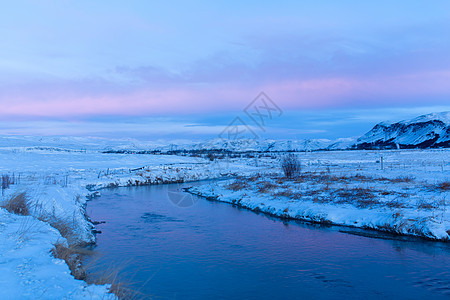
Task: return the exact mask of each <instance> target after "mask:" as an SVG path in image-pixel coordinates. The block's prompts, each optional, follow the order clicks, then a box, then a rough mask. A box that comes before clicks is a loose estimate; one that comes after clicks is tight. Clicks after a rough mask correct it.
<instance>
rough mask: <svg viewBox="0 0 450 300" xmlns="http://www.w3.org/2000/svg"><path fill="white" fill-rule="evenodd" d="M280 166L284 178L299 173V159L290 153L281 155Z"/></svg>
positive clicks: (296, 175)
mask: <svg viewBox="0 0 450 300" xmlns="http://www.w3.org/2000/svg"><path fill="white" fill-rule="evenodd" d="M281 168H282V169H283V173H284V176H285V177H286V178H298V177H299V176H300V174H301V165H300V160H299V159H298V158H297V156H296V155H294V154H292V153H290V154H288V155H286V156H284V157H283V159H282V160H281Z"/></svg>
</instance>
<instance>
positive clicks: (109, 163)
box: [0, 137, 450, 299]
mask: <svg viewBox="0 0 450 300" xmlns="http://www.w3.org/2000/svg"><path fill="white" fill-rule="evenodd" d="M126 143H127V141H119V142H117V141H113V142H111V147H117V145H120V147H123V148H127V149H130V147H131V146H127V145H126ZM109 147H110V146H109V144H108V141H105V140H102V141H101V142H98V141H95V140H94V141H93V140H89V139H68V138H58V139H55V140H50V139H48V138H47V140H45V141H44V142H42V140H40V139H39V138H34V137H30V138H27V139H17V138H11V137H3V138H0V174H3V175H8V176H9V177H10V178H14V184H11V185H10V186H9V187H8V188H6V189H4V190H2V192H3V193H2V200H1V202H3V203H4V202H5V201H6V200H8V199H10V198H11V197H12V196H13V195H17V194H18V193H22V192H24V193H26V197H27V199H28V207H29V208H30V209H29V213H30V215H31V216H17V215H12V214H10V213H8V212H7V211H6V210H5V209H3V208H1V209H0V240H1V242H0V267H1V268H2V272H0V274H1V275H0V286H1V288H2V290H3V291H5V290H6V292H7V293H8V294H5V295H7V298H11V299H14V298H35V296H36V295H42V297H41V298H44V299H45V298H69V299H72V298H77V297H78V298H83V297H88V298H95V297H98V298H101V299H105V297H112V296H111V294H106V293H107V286H88V285H87V284H86V283H85V282H84V281H79V280H75V279H74V278H73V277H71V275H70V271H69V269H68V267H67V265H66V264H64V262H63V261H62V260H59V259H56V258H53V256H52V255H51V250H52V248H53V244H55V243H57V242H61V241H62V242H65V241H66V240H67V242H68V243H69V244H71V245H76V244H87V243H92V242H94V240H95V238H94V235H93V233H92V229H93V228H94V227H93V225H92V223H91V222H90V221H89V220H88V218H87V217H86V216H85V205H86V201H87V199H88V198H89V197H93V196H95V195H96V194H98V193H99V191H100V192H101V188H104V187H114V186H127V185H142V184H160V183H169V182H181V181H195V180H202V179H212V178H220V177H236V176H243V178H238V183H239V182H241V183H242V182H244V183H242V185H243V186H242V187H238V188H235V187H232V188H231V189H230V186H229V184H230V183H234V181H235V179H230V180H229V181H228V182H219V183H216V182H213V183H211V182H205V184H204V185H202V186H200V187H198V188H196V189H195V190H193V192H196V193H199V194H201V195H204V196H207V197H214V198H215V199H217V200H219V201H225V202H230V203H235V204H237V205H241V206H245V207H248V208H250V209H253V210H259V211H263V212H267V213H271V214H274V215H279V216H281V217H292V218H301V219H309V220H314V221H321V222H332V223H336V224H344V225H351V226H358V227H371V228H378V229H384V230H391V231H396V232H399V233H406V234H413V235H420V236H425V237H429V238H434V239H441V240H445V239H448V231H449V230H450V226H449V220H450V218H449V213H448V209H447V207H448V204H449V203H448V202H449V197H448V194H449V191H448V190H446V189H440V188H438V186H439V184H441V183H442V182H446V181H447V182H448V181H449V180H450V178H449V177H450V176H449V174H450V164H449V158H450V151H449V150H408V151H406V150H405V151H334V152H327V151H325V152H306V153H299V154H298V157H299V158H300V160H301V163H302V167H303V173H304V178H303V181H298V182H296V181H293V180H284V179H282V178H280V175H281V168H280V161H279V156H280V155H281V154H279V153H271V154H256V155H246V157H242V158H238V157H237V158H232V159H214V160H213V161H210V160H209V159H206V158H196V157H183V156H174V155H147V154H145V155H144V154H143V155H138V154H105V153H102V151H104V150H105V149H108V148H109ZM381 157H383V158H382V159H381ZM381 160H382V161H383V164H381ZM255 174H259V175H258V176H255ZM356 175H358V176H356ZM405 177H408V178H409V179H406V180H403V181H402V180H397V179H398V178H405ZM249 178H250V179H249ZM346 191H347V194H345V193H344V192H346ZM349 193H350V194H349ZM358 193H359V194H358ZM345 197H350V198H349V199H347V201H344V200H345V199H344V198H345ZM364 197H368V200H370V201H368V202H366V203H364V204H361V203H362V202H361V199H362V198H364ZM360 198H361V199H360ZM39 220H44V221H46V222H47V223H46V222H42V221H39ZM48 223H50V224H52V225H54V226H55V227H57V228H58V229H59V232H58V231H57V230H55V229H54V228H53V227H50V226H49V225H48ZM61 223H62V224H66V225H68V226H69V227H70V232H69V233H68V232H67V230H64V232H63V230H62V229H61V226H56V225H57V224H61ZM55 224H56V225H55ZM61 234H63V235H64V236H65V237H62V236H61ZM37 291H39V292H40V294H39V293H38V292H37ZM6 292H5V293H6ZM87 295H88V296H87Z"/></svg>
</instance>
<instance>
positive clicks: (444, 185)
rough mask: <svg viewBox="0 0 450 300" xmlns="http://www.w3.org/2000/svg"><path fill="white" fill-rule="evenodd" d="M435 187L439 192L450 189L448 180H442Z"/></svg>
mask: <svg viewBox="0 0 450 300" xmlns="http://www.w3.org/2000/svg"><path fill="white" fill-rule="evenodd" d="M437 188H438V190H439V191H441V192H448V191H450V181H444V182H441V183H439V184H438V185H437Z"/></svg>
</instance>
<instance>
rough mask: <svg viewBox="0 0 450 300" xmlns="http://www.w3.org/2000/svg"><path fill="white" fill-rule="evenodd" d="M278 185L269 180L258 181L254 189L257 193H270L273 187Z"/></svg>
mask: <svg viewBox="0 0 450 300" xmlns="http://www.w3.org/2000/svg"><path fill="white" fill-rule="evenodd" d="M277 187H278V185H276V184H274V183H272V182H269V181H260V182H258V183H257V188H256V190H257V191H258V193H270V192H272V191H273V189H275V188H277Z"/></svg>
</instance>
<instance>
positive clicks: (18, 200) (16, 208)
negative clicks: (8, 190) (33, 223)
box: [1, 193, 30, 216]
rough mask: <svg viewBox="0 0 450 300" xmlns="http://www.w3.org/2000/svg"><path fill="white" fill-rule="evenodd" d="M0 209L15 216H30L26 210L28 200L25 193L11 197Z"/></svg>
mask: <svg viewBox="0 0 450 300" xmlns="http://www.w3.org/2000/svg"><path fill="white" fill-rule="evenodd" d="M1 207H3V208H5V209H6V210H7V211H9V212H10V213H13V214H16V215H22V216H28V215H29V214H30V212H29V210H28V199H27V197H26V194H25V193H19V194H15V195H13V196H11V198H10V199H9V200H7V201H6V202H4V203H2V205H1Z"/></svg>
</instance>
